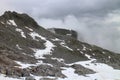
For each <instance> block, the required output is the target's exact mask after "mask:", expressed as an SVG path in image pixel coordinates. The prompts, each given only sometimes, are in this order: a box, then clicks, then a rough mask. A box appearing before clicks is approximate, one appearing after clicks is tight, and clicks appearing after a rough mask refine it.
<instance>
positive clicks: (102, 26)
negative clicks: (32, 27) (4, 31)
mask: <svg viewBox="0 0 120 80" xmlns="http://www.w3.org/2000/svg"><path fill="white" fill-rule="evenodd" d="M6 10H12V11H18V12H22V13H27V14H29V15H30V16H32V17H34V18H35V19H36V20H37V22H38V23H39V24H40V25H42V26H43V27H45V28H50V27H59V28H68V29H74V30H76V31H77V32H78V33H79V40H82V41H85V42H88V43H91V44H96V45H99V46H101V47H103V48H106V49H109V50H112V51H115V52H119V53H120V42H119V41H120V0H2V1H1V2H0V14H3V12H4V11H6Z"/></svg>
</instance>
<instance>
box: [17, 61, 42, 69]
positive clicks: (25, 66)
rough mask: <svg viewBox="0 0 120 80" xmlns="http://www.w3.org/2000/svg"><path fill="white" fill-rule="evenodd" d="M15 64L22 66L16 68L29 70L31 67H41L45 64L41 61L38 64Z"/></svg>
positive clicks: (18, 62)
mask: <svg viewBox="0 0 120 80" xmlns="http://www.w3.org/2000/svg"><path fill="white" fill-rule="evenodd" d="M15 62H16V63H17V64H19V65H20V66H15V67H19V68H22V69H24V68H28V67H31V66H39V65H41V64H43V62H42V61H39V62H38V63H36V64H28V63H22V62H20V61H15Z"/></svg>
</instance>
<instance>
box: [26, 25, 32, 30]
mask: <svg viewBox="0 0 120 80" xmlns="http://www.w3.org/2000/svg"><path fill="white" fill-rule="evenodd" d="M25 28H26V29H28V30H29V31H33V29H31V28H29V27H27V26H25Z"/></svg>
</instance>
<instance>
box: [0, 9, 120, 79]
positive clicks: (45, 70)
mask: <svg viewBox="0 0 120 80" xmlns="http://www.w3.org/2000/svg"><path fill="white" fill-rule="evenodd" d="M48 30H49V31H48ZM48 30H46V29H44V28H43V27H41V26H39V25H38V24H37V23H36V22H35V21H34V19H32V18H31V17H30V16H28V15H27V14H19V13H16V12H10V11H7V12H5V13H4V14H3V15H2V16H0V73H2V74H5V75H7V76H10V77H17V78H18V77H26V80H29V79H30V78H31V77H32V76H30V74H32V75H35V76H44V77H43V78H41V79H40V80H57V78H58V77H60V78H65V77H66V75H65V74H63V73H62V71H63V70H64V68H72V69H74V70H75V71H74V73H75V74H78V75H85V74H94V73H96V72H95V71H93V70H91V69H87V68H85V67H84V66H82V65H78V64H72V63H75V62H78V61H86V60H91V59H96V60H95V61H93V63H97V62H98V63H105V64H108V65H110V66H112V67H113V68H116V69H120V55H119V54H115V53H113V52H110V51H108V50H105V49H102V48H100V47H97V46H95V45H90V44H87V43H84V42H81V41H78V40H77V33H76V32H75V31H73V30H66V29H57V28H52V29H48ZM53 45H54V46H53ZM51 46H52V47H51ZM39 50H40V52H39V54H37V55H36V53H37V51H39ZM44 50H46V51H44ZM41 54H44V55H42V57H41ZM68 64H72V65H68ZM23 65H24V66H23ZM26 66H27V67H26ZM23 67H24V68H23ZM46 76H51V77H55V79H49V78H47V77H46ZM33 80H34V78H33Z"/></svg>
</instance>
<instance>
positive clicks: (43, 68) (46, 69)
mask: <svg viewBox="0 0 120 80" xmlns="http://www.w3.org/2000/svg"><path fill="white" fill-rule="evenodd" d="M31 74H34V75H37V76H53V77H61V78H64V77H65V75H63V74H62V73H61V69H60V68H59V67H51V66H49V65H40V66H37V67H33V68H32V69H31Z"/></svg>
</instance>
